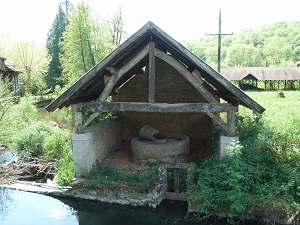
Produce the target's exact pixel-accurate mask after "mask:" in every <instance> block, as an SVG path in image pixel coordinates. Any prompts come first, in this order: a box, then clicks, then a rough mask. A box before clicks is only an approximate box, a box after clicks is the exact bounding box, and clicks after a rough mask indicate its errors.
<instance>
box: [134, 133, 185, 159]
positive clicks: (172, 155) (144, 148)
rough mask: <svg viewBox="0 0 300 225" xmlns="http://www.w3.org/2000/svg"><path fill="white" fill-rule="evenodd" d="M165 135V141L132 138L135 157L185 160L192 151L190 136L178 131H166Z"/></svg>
mask: <svg viewBox="0 0 300 225" xmlns="http://www.w3.org/2000/svg"><path fill="white" fill-rule="evenodd" d="M164 136H165V141H164V142H156V141H151V140H145V139H141V138H137V137H134V138H132V139H131V152H132V155H133V157H134V159H137V160H149V159H155V160H159V161H163V162H184V161H185V156H186V155H188V154H189V153H190V140H189V137H188V136H186V135H183V134H177V133H165V134H164Z"/></svg>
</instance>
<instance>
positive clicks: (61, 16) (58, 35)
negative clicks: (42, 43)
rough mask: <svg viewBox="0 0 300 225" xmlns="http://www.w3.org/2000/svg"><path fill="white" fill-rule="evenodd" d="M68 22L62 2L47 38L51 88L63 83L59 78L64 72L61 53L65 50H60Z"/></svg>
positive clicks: (48, 80) (48, 76)
mask: <svg viewBox="0 0 300 225" xmlns="http://www.w3.org/2000/svg"><path fill="white" fill-rule="evenodd" d="M67 2H68V1H66V3H67ZM66 3H65V4H66ZM66 8H67V7H66ZM67 23H68V20H67V15H66V13H65V12H64V10H63V8H62V4H60V5H59V7H58V12H57V14H56V17H55V19H54V21H53V24H52V27H51V29H50V30H49V33H48V38H47V50H48V54H49V56H50V58H51V60H50V62H49V70H48V74H47V76H46V82H47V84H48V86H49V87H50V88H51V89H54V88H55V86H56V85H59V86H61V85H62V81H61V80H60V79H58V78H59V77H60V76H61V74H62V67H61V62H60V55H61V54H63V52H61V51H60V43H61V42H62V41H63V39H62V35H63V32H64V31H65V30H66V26H67Z"/></svg>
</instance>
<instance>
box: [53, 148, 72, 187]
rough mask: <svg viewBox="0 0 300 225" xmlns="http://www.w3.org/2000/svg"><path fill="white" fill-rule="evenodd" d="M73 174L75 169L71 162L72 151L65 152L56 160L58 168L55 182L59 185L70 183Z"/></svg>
mask: <svg viewBox="0 0 300 225" xmlns="http://www.w3.org/2000/svg"><path fill="white" fill-rule="evenodd" d="M74 176H75V169H74V163H73V155H72V152H70V151H69V152H67V154H65V155H64V157H63V158H62V159H60V160H59V162H58V169H57V172H56V182H57V184H58V185H61V186H69V185H71V183H72V181H73V178H74Z"/></svg>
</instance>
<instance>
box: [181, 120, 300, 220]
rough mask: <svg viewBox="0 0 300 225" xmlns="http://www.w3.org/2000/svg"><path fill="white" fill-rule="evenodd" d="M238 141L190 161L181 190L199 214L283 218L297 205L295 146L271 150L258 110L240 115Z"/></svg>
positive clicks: (298, 181)
mask: <svg viewBox="0 0 300 225" xmlns="http://www.w3.org/2000/svg"><path fill="white" fill-rule="evenodd" d="M237 120H238V123H237V124H238V125H239V126H238V129H237V130H238V133H239V135H240V144H238V145H232V146H229V149H228V150H229V151H230V157H229V156H228V157H224V158H222V159H219V158H218V157H217V156H214V157H211V158H209V159H207V160H206V161H204V162H203V163H200V164H198V165H194V167H195V171H194V172H195V178H196V183H195V184H194V185H193V186H191V187H189V189H188V190H187V196H188V198H189V199H190V200H191V201H192V202H195V203H196V205H197V207H198V208H197V212H198V213H200V214H202V213H204V214H211V213H216V214H223V215H226V216H227V217H228V219H229V222H233V221H234V219H235V218H236V217H238V218H239V219H245V218H247V216H252V217H253V218H256V219H263V220H267V221H269V222H272V223H273V222H274V221H278V220H280V219H287V218H289V217H290V216H291V215H292V214H293V213H294V212H295V211H297V209H298V208H299V200H300V199H299V197H300V173H299V169H298V167H299V165H298V166H296V165H297V164H299V161H297V160H295V158H296V159H299V157H300V152H299V151H287V152H288V154H290V157H286V155H283V154H281V152H280V151H276V148H274V145H273V143H275V142H280V140H274V136H273V132H271V130H270V128H269V126H268V125H267V124H266V123H265V121H264V119H263V117H261V116H258V115H253V116H247V117H240V118H237Z"/></svg>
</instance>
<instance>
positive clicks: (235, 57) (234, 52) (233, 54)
mask: <svg viewBox="0 0 300 225" xmlns="http://www.w3.org/2000/svg"><path fill="white" fill-rule="evenodd" d="M225 64H226V65H227V66H229V67H253V66H264V65H262V64H261V58H260V55H259V52H258V49H257V48H255V47H254V46H252V45H247V44H236V45H233V46H232V47H230V48H229V49H228V52H227V57H226V60H225Z"/></svg>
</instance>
